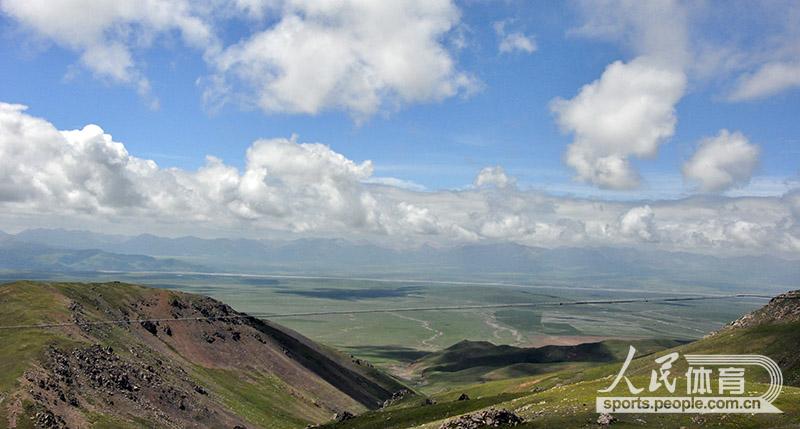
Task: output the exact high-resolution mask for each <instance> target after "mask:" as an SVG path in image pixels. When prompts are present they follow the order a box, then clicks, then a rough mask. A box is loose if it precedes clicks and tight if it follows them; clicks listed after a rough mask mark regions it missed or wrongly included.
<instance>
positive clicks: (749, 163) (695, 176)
mask: <svg viewBox="0 0 800 429" xmlns="http://www.w3.org/2000/svg"><path fill="white" fill-rule="evenodd" d="M758 154H759V149H758V146H756V145H753V144H751V143H750V142H749V141H748V140H747V138H746V137H745V136H744V135H743V134H742V133H740V132H733V133H730V132H729V131H728V130H721V131H720V132H719V134H717V136H716V137H710V138H706V139H704V140H702V141H701V142H700V145H699V146H698V148H697V151H696V152H695V153H694V155H693V156H692V158H691V159H689V160H688V161H687V162H686V163H685V164H684V165H683V175H684V178H685V179H687V180H689V181H692V182H696V183H697V184H698V186H699V189H700V190H701V191H704V192H717V191H724V190H726V189H729V188H732V187H741V186H744V185H746V184H747V183H749V182H750V178H751V177H752V175H753V171H754V170H755V168H756V166H757V165H758Z"/></svg>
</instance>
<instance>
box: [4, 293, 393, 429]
mask: <svg viewBox="0 0 800 429" xmlns="http://www.w3.org/2000/svg"><path fill="white" fill-rule="evenodd" d="M0 308H2V310H3V311H2V312H0V326H4V327H7V326H11V325H17V327H16V328H14V329H0V335H2V337H3V341H2V344H0V427H53V428H61V427H70V428H81V427H175V428H177V427H180V428H184V427H214V428H225V427H227V428H234V427H239V428H244V427H248V428H252V427H275V428H294V427H304V426H305V425H307V424H313V423H320V422H324V421H327V420H329V419H331V418H332V416H333V415H334V414H335V413H342V412H345V411H347V412H353V413H359V412H363V411H366V410H368V409H375V408H378V407H379V406H380V405H381V404H382V403H383V402H384V401H385V400H387V399H389V398H391V396H392V394H393V393H394V392H397V391H399V390H401V389H402V388H403V386H402V385H400V384H399V383H397V382H396V381H394V380H393V379H391V378H389V377H388V376H385V375H384V374H382V373H380V372H378V371H377V370H375V369H374V368H372V367H371V365H369V364H368V363H366V362H364V361H360V360H359V361H356V360H353V359H351V358H349V357H346V356H344V355H341V354H339V353H337V352H335V351H332V350H330V349H327V348H325V347H323V346H321V345H318V344H315V343H314V342H312V341H310V340H309V339H307V338H305V337H303V336H302V335H300V334H298V333H296V332H293V331H291V330H289V329H286V328H284V327H282V326H279V325H277V324H274V323H271V322H268V321H264V320H259V319H256V318H252V317H249V316H246V315H244V314H241V313H237V312H235V311H234V310H232V309H231V308H230V307H228V306H227V305H224V304H222V303H220V302H217V301H215V300H213V299H210V298H206V297H201V296H196V295H190V294H184V293H179V292H174V291H166V290H159V289H150V288H144V287H139V286H134V285H127V284H121V283H109V284H64V283H36V282H17V283H11V284H5V285H1V286H0ZM109 321H113V322H110V323H109ZM38 324H48V326H47V327H41V326H39V327H32V326H30V325H38ZM20 325H22V326H20Z"/></svg>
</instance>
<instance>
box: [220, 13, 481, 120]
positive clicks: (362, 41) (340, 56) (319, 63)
mask: <svg viewBox="0 0 800 429" xmlns="http://www.w3.org/2000/svg"><path fill="white" fill-rule="evenodd" d="M459 20H460V12H459V10H458V8H457V7H456V6H455V5H454V4H453V3H452V2H451V1H450V0H433V1H431V0H415V1H409V2H361V1H342V2H317V1H303V0H295V1H286V2H284V7H283V9H282V15H281V17H280V19H279V20H278V21H277V23H275V24H274V25H272V26H270V27H269V28H267V29H265V30H263V31H260V32H257V33H255V34H253V35H251V36H250V37H248V38H246V39H245V40H243V41H241V42H240V43H238V44H235V45H233V46H230V47H228V48H226V49H225V50H224V51H223V52H221V54H220V55H218V56H214V57H213V59H212V63H213V66H214V67H215V69H216V77H215V79H212V80H211V86H210V87H209V88H208V89H207V95H208V96H209V97H210V98H212V99H213V98H220V97H221V98H222V100H221V102H225V101H227V100H228V99H231V98H237V97H238V98H244V99H245V100H246V102H250V103H253V104H255V105H257V106H258V107H260V108H261V109H263V110H264V111H266V112H289V113H307V114H316V113H319V112H321V111H325V110H332V109H341V110H345V111H347V112H349V113H350V114H351V115H353V116H354V117H356V118H357V119H364V118H366V117H368V116H370V115H372V114H374V113H375V112H377V111H378V110H380V109H382V108H393V107H396V106H399V105H403V104H408V103H416V102H428V101H438V100H442V99H444V98H448V97H452V96H454V95H457V94H460V93H466V92H469V91H471V90H473V89H475V88H476V82H475V81H474V79H473V78H471V77H470V76H468V75H467V74H465V73H463V72H460V71H459V70H458V69H457V67H456V64H455V60H454V59H453V58H452V56H451V55H450V53H449V52H448V50H447V49H446V47H445V46H444V45H443V44H442V38H443V37H444V36H445V35H446V34H447V33H448V32H449V31H451V30H452V29H453V28H454V27H455V26H456V24H457V23H458V22H459ZM220 88H222V89H220ZM248 94H252V96H250V95H248ZM218 101H219V100H218Z"/></svg>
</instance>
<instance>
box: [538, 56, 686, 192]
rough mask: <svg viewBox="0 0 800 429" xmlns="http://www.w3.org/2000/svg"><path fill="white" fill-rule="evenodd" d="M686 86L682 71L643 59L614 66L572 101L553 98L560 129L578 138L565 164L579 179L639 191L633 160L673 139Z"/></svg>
mask: <svg viewBox="0 0 800 429" xmlns="http://www.w3.org/2000/svg"><path fill="white" fill-rule="evenodd" d="M685 86H686V78H685V76H684V74H683V72H681V71H680V70H674V69H669V68H664V67H662V66H661V65H659V64H657V63H655V62H653V61H652V60H651V59H650V58H648V57H639V58H637V59H635V60H633V61H631V62H629V63H623V62H621V61H617V62H615V63H612V64H611V65H609V66H608V67H607V68H606V70H605V71H604V72H603V75H602V76H601V77H600V79H598V80H596V81H594V82H592V83H590V84H588V85H585V86H584V87H583V88H581V90H580V92H579V93H578V95H577V96H575V97H574V98H572V99H570V100H564V99H561V98H557V99H555V100H553V102H552V103H551V106H550V107H551V110H552V111H553V112H554V113H555V114H556V117H557V120H558V123H559V125H560V126H561V128H562V130H564V131H565V132H568V133H572V134H574V136H575V139H574V141H573V142H572V144H570V146H569V147H568V149H567V153H566V156H565V161H566V163H567V165H569V166H570V167H572V168H574V169H575V172H576V173H577V179H578V180H580V181H583V182H587V183H592V184H595V185H597V186H599V187H601V188H609V189H631V188H635V187H637V186H638V185H639V182H640V180H639V175H638V173H637V172H636V170H635V169H634V168H633V167H632V166H631V164H630V161H629V158H630V157H632V156H633V157H645V158H646V157H653V156H655V155H656V153H657V151H658V147H659V145H660V144H661V143H663V142H664V141H665V140H666V139H667V138H669V137H670V136H672V134H673V132H674V130H675V123H676V121H677V119H676V117H675V104H676V103H677V102H678V100H680V98H681V97H682V95H683V92H684V89H685Z"/></svg>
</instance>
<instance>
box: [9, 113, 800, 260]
mask: <svg viewBox="0 0 800 429" xmlns="http://www.w3.org/2000/svg"><path fill="white" fill-rule="evenodd" d="M372 171H373V166H372V163H371V162H369V161H363V162H355V161H353V160H350V159H348V158H346V157H345V156H343V155H342V154H339V153H337V152H335V151H333V150H332V149H331V148H329V147H327V146H325V145H322V144H318V143H300V142H299V141H298V140H297V138H294V137H293V138H276V139H262V140H257V141H256V142H254V143H253V144H252V145H251V146H250V147H249V149H248V150H247V153H246V162H245V164H244V167H243V168H242V169H237V168H235V167H233V166H231V165H228V164H225V163H224V162H223V161H222V160H220V159H217V158H214V157H208V159H207V161H206V164H205V165H204V166H203V167H201V168H200V169H198V170H194V171H189V170H183V169H177V168H161V167H159V166H158V165H157V164H156V163H155V162H153V161H151V160H147V159H142V158H138V157H136V156H133V155H131V154H130V153H128V151H127V150H126V148H125V146H124V145H123V144H122V143H119V142H116V141H114V140H113V138H112V137H111V136H110V135H109V134H108V133H106V132H105V131H104V130H102V129H101V128H100V127H99V126H97V125H87V126H85V127H83V128H82V129H79V130H67V131H60V130H58V129H56V128H55V127H54V126H53V125H52V124H51V123H49V122H48V121H46V120H44V119H41V118H37V117H34V116H31V115H29V114H28V113H26V112H25V108H24V106H19V105H12V104H3V103H0V212H2V218H3V219H4V222H6V223H5V224H4V228H7V227H8V226H9V225H8V224H7V223H8V222H10V221H11V222H15V225H16V226H17V227H25V226H26V223H28V224H29V223H30V222H34V221H35V220H38V221H43V222H49V223H50V224H61V225H63V224H64V222H67V221H70V222H73V225H76V224H79V223H81V222H82V224H83V225H85V224H86V223H87V222H89V223H91V225H93V227H97V228H101V227H102V226H103V225H105V226H106V227H107V228H109V229H112V230H113V229H114V228H119V227H120V225H126V226H127V227H129V228H130V227H132V226H133V227H135V228H138V230H136V231H133V232H154V231H159V230H160V231H162V232H163V231H169V232H170V233H171V234H180V233H182V234H195V235H201V236H202V235H205V234H206V233H208V231H212V232H211V233H210V234H211V235H215V232H216V233H218V232H220V231H224V232H225V234H227V235H236V234H239V235H241V233H242V231H247V234H248V236H251V237H265V236H274V234H275V233H276V231H277V232H284V233H286V234H288V233H302V234H305V235H324V236H335V237H346V238H350V239H354V238H359V239H366V240H372V241H377V242H383V243H389V244H397V243H403V244H404V245H419V244H421V243H433V244H453V243H464V242H472V241H479V240H501V241H512V242H516V243H520V244H526V245H532V246H544V247H555V246H564V245H571V246H601V245H633V246H655V247H658V248H663V249H668V250H690V251H708V252H712V253H721V252H727V253H732V252H793V253H795V254H796V253H798V252H800V198H798V196H797V191H796V190H795V191H792V192H790V193H788V194H786V195H785V196H784V197H782V198H776V197H759V198H747V197H743V198H730V197H722V196H717V197H713V198H712V197H694V198H690V199H685V200H676V201H649V202H648V203H647V204H646V205H645V204H642V203H638V202H625V201H602V200H598V199H576V198H565V197H555V196H551V195H547V194H544V193H541V192H536V191H530V190H520V189H518V188H516V187H512V186H510V184H511V183H513V182H512V180H511V179H510V178H508V176H506V175H505V173H504V172H503V171H502V169H499V168H497V167H489V168H488V169H485V170H484V171H485V172H486V174H484V175H483V177H484V178H485V180H482V181H481V187H474V188H465V189H463V190H460V191H424V192H420V191H415V190H412V189H408V188H407V187H398V186H394V185H395V183H393V182H391V181H388V182H387V181H383V182H384V183H382V184H380V185H378V184H374V183H369V182H371V181H373V179H375V178H373V177H372ZM479 176H480V175H479ZM378 181H381V180H378ZM487 184H490V185H491V186H488V187H486V186H483V185H487ZM502 184H506V186H498V185H502Z"/></svg>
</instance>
